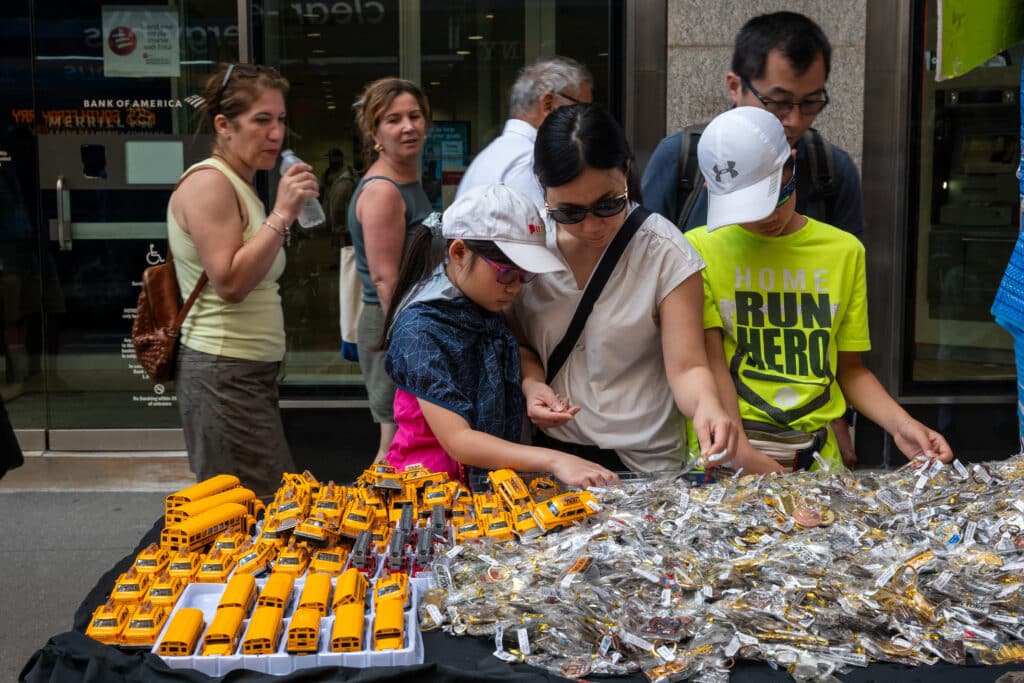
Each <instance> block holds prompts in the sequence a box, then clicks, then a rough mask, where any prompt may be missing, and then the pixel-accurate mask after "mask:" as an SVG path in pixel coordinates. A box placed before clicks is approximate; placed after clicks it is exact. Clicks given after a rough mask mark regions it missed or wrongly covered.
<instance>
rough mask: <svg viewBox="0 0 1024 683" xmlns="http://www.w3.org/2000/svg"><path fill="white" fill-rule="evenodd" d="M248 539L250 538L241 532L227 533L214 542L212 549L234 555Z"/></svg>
mask: <svg viewBox="0 0 1024 683" xmlns="http://www.w3.org/2000/svg"><path fill="white" fill-rule="evenodd" d="M247 539H248V536H246V535H245V534H243V533H241V532H238V531H225V532H224V533H222V534H221V535H220V536H218V537H217V540H215V541H214V542H213V548H212V549H217V550H223V551H224V552H227V553H231V554H232V555H234V554H236V553H237V552H238V549H239V548H240V547H241V546H242V544H243V543H245V541H246V540H247Z"/></svg>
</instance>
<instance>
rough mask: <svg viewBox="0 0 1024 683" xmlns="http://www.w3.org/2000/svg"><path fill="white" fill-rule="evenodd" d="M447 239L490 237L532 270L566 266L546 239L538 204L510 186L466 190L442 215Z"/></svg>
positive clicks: (490, 186) (489, 186) (560, 268)
mask: <svg viewBox="0 0 1024 683" xmlns="http://www.w3.org/2000/svg"><path fill="white" fill-rule="evenodd" d="M441 234H442V235H443V236H444V237H445V238H446V239H465V240H490V241H492V242H494V243H495V244H496V245H497V246H498V248H499V249H501V251H502V252H503V253H504V254H505V256H508V257H509V259H510V260H511V261H512V263H514V264H516V265H517V266H518V267H520V268H522V269H523V270H525V271H528V272H530V273H553V272H555V271H558V270H565V265H564V264H563V263H562V262H561V261H560V260H559V259H558V257H557V256H555V254H554V253H552V251H551V250H550V249H548V248H547V246H546V245H545V242H544V219H543V218H541V215H540V211H538V210H537V206H536V205H535V204H534V203H533V202H532V201H530V200H529V199H528V198H527V197H526V196H525V195H524V194H522V193H521V192H518V191H517V190H513V189H512V188H511V187H509V186H508V185H481V186H479V187H474V188H473V189H471V190H469V191H468V192H464V193H463V194H462V195H460V196H459V198H458V199H456V200H455V201H454V202H453V203H452V205H451V206H449V207H448V208H447V209H445V211H444V214H443V215H442V216H441Z"/></svg>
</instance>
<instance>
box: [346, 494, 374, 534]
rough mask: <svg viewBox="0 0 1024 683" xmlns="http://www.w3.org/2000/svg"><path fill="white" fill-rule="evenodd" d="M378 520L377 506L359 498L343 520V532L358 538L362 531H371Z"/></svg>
mask: <svg viewBox="0 0 1024 683" xmlns="http://www.w3.org/2000/svg"><path fill="white" fill-rule="evenodd" d="M376 521H377V508H376V507H373V506H370V505H368V504H367V503H366V501H365V500H361V499H357V500H355V501H354V502H353V503H352V505H351V506H349V508H348V510H347V511H346V512H345V516H344V517H343V518H342V520H341V534H342V535H343V536H347V537H349V538H358V536H359V533H360V532H362V531H369V530H370V529H371V528H373V526H374V524H375V523H376Z"/></svg>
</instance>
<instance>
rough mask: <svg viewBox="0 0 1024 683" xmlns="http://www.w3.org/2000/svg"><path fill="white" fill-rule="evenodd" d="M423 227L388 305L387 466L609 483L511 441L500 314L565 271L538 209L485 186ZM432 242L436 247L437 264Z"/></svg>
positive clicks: (507, 359) (601, 471) (513, 398)
mask: <svg viewBox="0 0 1024 683" xmlns="http://www.w3.org/2000/svg"><path fill="white" fill-rule="evenodd" d="M428 223H429V224H428V225H425V226H421V227H420V228H418V229H417V231H416V233H415V234H414V236H413V238H412V240H411V241H410V242H409V245H408V247H407V251H406V254H405V257H404V259H403V262H402V267H401V271H400V272H399V277H398V284H397V285H396V288H395V294H394V296H393V298H392V301H396V302H400V303H399V304H398V305H397V307H396V309H395V310H392V311H388V314H387V317H386V319H385V327H384V329H385V330H386V332H385V337H384V339H383V340H382V345H383V346H384V347H385V348H386V350H387V361H386V367H387V371H388V374H389V375H390V376H391V378H392V379H393V380H394V382H395V386H396V387H397V391H396V393H395V403H394V408H395V423H396V424H397V426H398V432H397V434H396V436H395V438H394V441H392V443H391V448H390V450H389V451H388V454H387V457H386V461H387V462H388V464H391V465H393V466H395V467H396V468H398V469H399V470H401V469H404V468H405V467H406V466H408V465H411V464H421V465H423V466H424V467H426V468H428V469H430V470H432V471H445V472H447V473H448V474H449V476H450V477H451V478H452V479H457V480H461V481H464V482H465V481H467V480H468V472H467V467H474V468H481V469H498V468H503V467H510V468H513V469H516V470H520V471H530V472H551V473H553V474H554V475H555V476H557V477H558V478H559V479H561V480H562V481H563V482H565V483H567V484H571V485H578V486H589V485H599V484H608V483H612V482H614V481H616V480H617V477H616V475H615V474H614V473H613V472H611V471H610V470H608V469H605V468H604V467H601V466H600V465H597V464H595V463H592V462H589V461H587V460H583V459H582V458H577V457H576V456H573V455H569V454H567V453H561V452H559V451H555V450H552V449H548V448H537V447H533V446H527V445H523V444H520V443H518V441H519V438H520V436H521V434H522V427H523V414H524V411H525V400H524V398H523V393H522V389H521V386H520V382H521V374H522V372H521V366H520V359H519V344H518V343H517V342H516V339H515V337H514V336H513V335H512V333H511V332H510V331H509V329H508V327H507V325H506V323H505V318H504V316H503V315H502V309H503V308H505V307H506V306H508V305H509V304H510V303H511V302H512V300H513V299H514V298H515V297H516V295H517V294H518V293H519V290H520V287H522V284H523V283H525V282H528V281H530V280H531V279H533V277H534V276H535V275H536V274H537V273H549V272H553V271H558V270H562V269H564V268H565V266H564V265H563V264H562V262H561V260H559V259H558V257H557V256H555V254H554V253H552V252H551V250H549V249H548V248H547V247H546V246H545V244H544V221H543V219H542V218H541V216H540V213H539V212H538V211H537V208H536V206H535V205H534V204H533V202H531V201H530V200H529V199H527V198H526V197H525V196H523V195H522V194H520V193H519V192H517V191H515V190H513V189H511V188H510V187H507V186H505V185H485V186H481V187H478V188H474V189H473V190H471V191H469V192H467V193H465V194H463V195H462V196H461V197H459V198H458V199H457V200H456V201H455V202H454V203H453V204H452V205H451V207H449V208H448V209H447V210H446V211H445V212H444V215H443V217H442V218H441V220H440V221H439V222H437V221H436V220H434V221H428ZM435 238H443V239H444V244H445V258H444V261H443V262H442V263H440V264H437V263H436V261H437V260H436V258H435V257H433V254H434V253H436V250H434V249H433V248H432V247H433V244H435V243H437V242H439V241H440V239H435ZM435 264H436V265H435Z"/></svg>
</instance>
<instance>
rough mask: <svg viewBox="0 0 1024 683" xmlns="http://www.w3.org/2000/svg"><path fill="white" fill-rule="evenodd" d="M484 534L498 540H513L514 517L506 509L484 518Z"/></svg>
mask: <svg viewBox="0 0 1024 683" xmlns="http://www.w3.org/2000/svg"><path fill="white" fill-rule="evenodd" d="M482 519H483V520H484V521H483V525H484V534H485V535H486V536H487V537H488V538H493V539H494V540H496V541H511V540H512V517H511V515H509V514H508V513H507V512H505V511H504V510H498V511H496V512H494V513H493V514H490V515H487V516H485V517H483V518H482Z"/></svg>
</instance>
